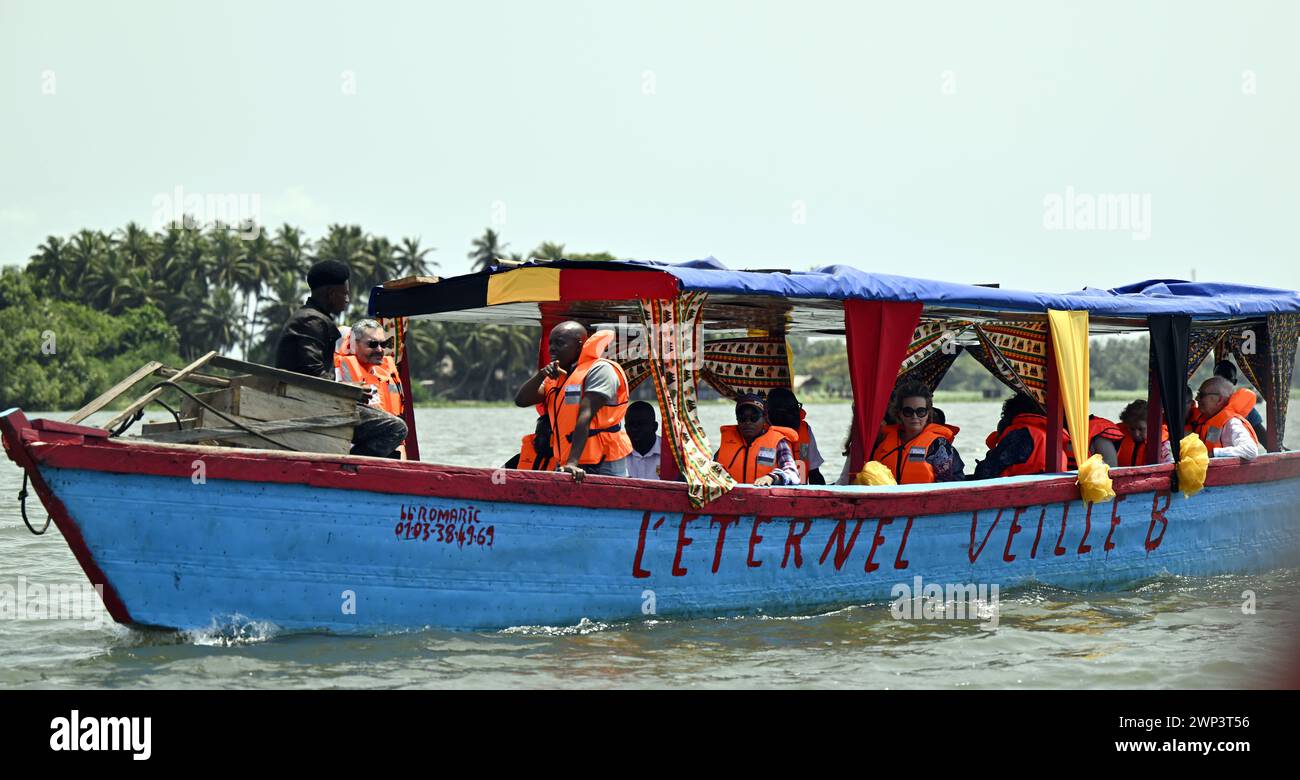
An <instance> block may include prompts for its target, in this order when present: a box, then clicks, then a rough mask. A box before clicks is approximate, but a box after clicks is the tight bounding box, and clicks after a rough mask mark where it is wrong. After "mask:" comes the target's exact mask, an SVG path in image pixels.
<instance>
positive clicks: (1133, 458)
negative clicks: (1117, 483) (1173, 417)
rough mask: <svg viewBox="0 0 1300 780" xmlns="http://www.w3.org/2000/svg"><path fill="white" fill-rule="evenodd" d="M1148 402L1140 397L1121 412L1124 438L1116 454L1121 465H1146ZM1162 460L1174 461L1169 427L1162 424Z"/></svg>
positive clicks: (1162, 461) (1120, 422)
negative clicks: (1170, 446) (1170, 445)
mask: <svg viewBox="0 0 1300 780" xmlns="http://www.w3.org/2000/svg"><path fill="white" fill-rule="evenodd" d="M1147 408H1148V407H1147V402H1146V401H1144V400H1142V399H1138V400H1136V401H1134V402H1133V403H1131V404H1129V405H1128V406H1126V407H1124V411H1122V412H1120V413H1119V424H1120V427H1121V428H1122V430H1123V431H1124V438H1123V439H1121V440H1120V442H1119V447H1117V448H1116V456H1117V457H1118V459H1119V465H1121V466H1146V465H1149V464H1150V461H1148V460H1147V448H1146V441H1147ZM1160 462H1161V463H1173V462H1174V454H1173V450H1171V449H1170V448H1169V427H1168V426H1167V425H1164V424H1163V423H1162V424H1161V425H1160Z"/></svg>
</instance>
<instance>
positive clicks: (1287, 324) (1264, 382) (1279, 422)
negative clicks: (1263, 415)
mask: <svg viewBox="0 0 1300 780" xmlns="http://www.w3.org/2000/svg"><path fill="white" fill-rule="evenodd" d="M1252 330H1253V331H1254V333H1253V335H1248V334H1246V333H1245V332H1244V331H1240V332H1232V333H1231V334H1230V336H1229V338H1228V339H1227V340H1228V341H1230V342H1231V349H1232V356H1233V357H1234V358H1236V361H1237V366H1238V367H1239V368H1240V369H1241V371H1242V373H1243V374H1245V375H1246V378H1247V379H1249V380H1250V383H1251V384H1253V385H1254V386H1255V387H1257V388H1259V391H1260V392H1261V393H1263V394H1264V401H1265V403H1266V404H1268V407H1267V408H1268V432H1269V436H1270V438H1272V437H1274V435H1276V438H1273V441H1275V442H1276V446H1278V447H1281V446H1282V441H1283V437H1284V435H1285V434H1286V411H1287V406H1288V402H1289V401H1290V394H1291V392H1290V391H1291V372H1292V370H1293V369H1294V367H1295V351H1296V339H1297V338H1300V315H1296V314H1270V315H1268V322H1267V324H1266V325H1265V326H1264V328H1263V329H1262V330H1263V332H1262V333H1261V332H1260V330H1261V329H1260V328H1253V329H1252ZM1251 347H1253V349H1251ZM1248 349H1249V350H1250V353H1249V354H1247V350H1248ZM1274 429H1276V434H1274Z"/></svg>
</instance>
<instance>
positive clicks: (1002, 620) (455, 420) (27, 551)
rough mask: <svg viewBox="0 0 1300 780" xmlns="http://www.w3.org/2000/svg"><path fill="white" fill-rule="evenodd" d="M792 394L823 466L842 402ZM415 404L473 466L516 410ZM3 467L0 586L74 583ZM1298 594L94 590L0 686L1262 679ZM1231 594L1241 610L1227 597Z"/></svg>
mask: <svg viewBox="0 0 1300 780" xmlns="http://www.w3.org/2000/svg"><path fill="white" fill-rule="evenodd" d="M943 406H944V410H945V411H946V412H947V416H948V422H949V423H950V424H955V425H958V426H960V427H961V428H962V429H963V433H962V434H961V435H959V436H958V438H957V443H958V449H959V451H960V452H961V454H962V456H963V458H964V459H965V461H966V464H967V472H968V473H969V472H970V470H971V469H972V468H973V467H974V462H975V459H976V458H977V457H980V456H981V455H982V454H983V445H982V440H983V437H984V435H985V434H986V433H987V432H988V431H989V430H992V429H993V427H994V426H995V424H996V421H997V415H998V406H997V405H996V404H994V403H952V404H944V405H943ZM1122 406H1123V403H1120V402H1105V401H1099V402H1096V403H1095V404H1094V410H1095V412H1096V413H1097V414H1100V415H1103V416H1108V417H1110V418H1111V419H1115V418H1116V417H1117V416H1118V413H1119V410H1120V408H1122ZM807 411H808V420H809V422H810V423H811V424H812V425H813V426H814V429H815V431H816V432H818V433H819V434H820V438H819V444H820V446H821V450H822V453H823V455H824V456H825V458H826V461H827V463H826V465H825V466H824V467H823V472H824V473H825V474H826V475H827V476H828V478H830V479H833V478H834V476H835V475H836V474H838V473H839V470H840V466H841V464H842V462H843V457H842V456H841V455H840V454H839V450H840V446H841V444H842V442H843V438H844V433H845V431H846V429H847V427H848V420H849V406H848V405H847V404H810V405H808V406H807ZM29 416H30V417H38V416H49V417H54V418H56V419H61V418H63V417H65V416H66V414H57V413H56V414H50V415H42V414H40V413H33V414H30V415H29ZM700 416H701V418H702V419H703V421H704V423H705V426H706V429H707V430H709V431H711V432H712V431H716V430H717V426H719V425H721V424H723V423H726V422H728V421H729V419H730V417H731V409H730V408H729V407H727V406H725V405H712V404H705V405H704V406H703V407H702V408H701V415H700ZM416 419H417V426H418V429H419V433H420V438H421V454H422V455H423V458H424V460H431V461H436V462H441V463H449V464H459V465H474V466H495V465H499V464H501V463H503V462H504V461H505V460H507V459H508V458H509V457H510V455H512V454H513V453H514V452H515V450H516V449H517V448H518V443H519V437H520V436H522V435H523V434H524V433H527V432H529V431H531V430H532V425H533V416H532V413H531V412H530V411H529V410H519V409H496V408H490V409H459V408H458V409H421V410H419V411H418V413H417V415H416ZM91 422H92V423H93V422H95V418H92V420H91ZM1287 438H1288V442H1287V443H1288V445H1289V446H1291V447H1292V448H1294V447H1295V446H1296V443H1295V441H1294V437H1293V436H1288V437H1287ZM21 481H22V474H21V472H20V471H19V470H18V469H17V468H16V467H15V466H14V465H13V464H12V463H11V462H9V461H8V459H3V462H0V588H6V587H7V588H11V589H13V591H16V590H17V589H18V588H19V586H20V585H23V586H25V587H27V588H29V589H30V588H31V586H32V585H33V584H38V585H44V586H49V585H52V584H80V583H84V582H85V576H84V575H83V574H82V572H81V569H80V567H79V566H78V565H77V563H76V560H75V559H74V558H73V557H72V553H71V552H70V551H69V550H68V547H67V545H66V544H65V543H64V542H63V540H62V538H61V537H60V535H59V532H58V529H57V528H55V527H54V526H53V525H51V527H50V531H49V533H48V534H47V535H45V536H43V537H35V536H32V535H31V534H29V533H28V531H27V529H26V528H24V527H23V524H22V520H21V519H20V516H19V514H18V508H17V504H16V502H15V501H14V500H13V498H14V496H15V495H16V494H17V492H18V490H19V487H20V485H21ZM28 503H29V508H31V507H34V509H33V510H32V511H30V512H29V515H34V517H33V520H34V521H39V520H41V519H43V518H44V512H43V511H41V510H40V506H39V500H36V499H34V498H33V499H32V500H29V502H28ZM13 591H10V592H13ZM1297 594H1300V571H1294V570H1288V571H1275V572H1271V573H1268V574H1263V575H1253V576H1223V577H1210V578H1182V577H1162V578H1158V579H1154V580H1151V581H1149V582H1147V583H1144V584H1143V585H1141V586H1140V587H1137V588H1135V589H1133V590H1129V591H1124V592H1118V593H1100V592H1087V593H1076V592H1069V591H1063V590H1060V589H1056V588H1049V587H1044V586H1035V587H1031V588H1027V589H1023V590H1017V591H1007V592H1003V593H1001V594H1000V595H1001V605H1000V612H999V618H998V623H997V626H996V628H994V627H992V626H991V625H990V621H988V620H983V621H976V620H932V621H905V620H894V619H893V618H892V616H891V614H890V610H889V606H888V604H886V603H871V604H861V605H856V606H853V607H850V608H846V609H841V610H838V611H835V612H832V613H829V614H818V615H806V616H800V617H787V618H772V617H741V618H726V619H714V620H688V621H666V620H660V621H653V622H648V623H633V624H617V625H603V624H590V623H583V624H580V625H577V626H551V627H518V628H514V629H508V630H505V631H498V632H481V633H458V632H447V631H433V630H430V631H420V632H414V633H403V634H393V635H381V636H372V637H336V636H326V635H314V634H282V633H279V632H277V631H276V630H275V629H274V627H270V626H250V627H248V628H247V629H246V630H245V631H243V632H242V633H239V634H233V635H232V634H230V633H175V632H156V631H138V630H134V629H127V628H123V627H121V626H118V625H116V624H114V623H113V622H112V621H111V620H110V619H109V618H108V616H107V613H106V612H104V611H103V608H102V606H99V605H98V604H95V605H94V607H95V608H94V611H93V615H91V617H93V618H96V619H92V620H89V621H86V620H75V621H74V620H41V619H30V618H28V619H15V618H13V617H12V616H11V614H12V613H10V614H6V616H5V617H6V619H0V658H2V659H4V660H3V664H0V687H5V688H9V687H72V688H92V687H121V688H212V687H217V688H376V687H395V688H404V687H415V688H421V687H438V688H457V687H495V688H503V687H510V688H518V687H555V686H559V687H594V688H607V687H645V686H652V687H746V688H750V687H763V688H773V687H832V688H834V687H868V688H953V687H958V688H960V687H972V688H1008V687H1013V688H1018V687H1033V688H1147V687H1151V688H1223V687H1250V688H1260V687H1272V686H1274V685H1276V684H1277V683H1278V680H1279V679H1280V676H1281V675H1282V674H1283V672H1284V670H1287V669H1294V668H1295V666H1294V665H1295V663H1296V661H1297V640H1298V639H1300V614H1298V613H1297V610H1296V609H1295V608H1294V606H1293V605H1294V604H1296V603H1297V602H1296V596H1297ZM1252 596H1253V599H1252ZM1248 600H1253V602H1254V603H1253V607H1254V608H1253V610H1252V609H1245V608H1243V605H1244V604H1245V603H1246V602H1247V601H1248ZM83 617H84V616H83Z"/></svg>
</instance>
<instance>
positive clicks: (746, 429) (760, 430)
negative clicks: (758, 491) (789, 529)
mask: <svg viewBox="0 0 1300 780" xmlns="http://www.w3.org/2000/svg"><path fill="white" fill-rule="evenodd" d="M721 436H722V443H721V445H720V446H719V447H718V451H717V452H715V453H713V459H714V460H716V461H717V462H718V463H721V464H722V466H723V468H725V469H726V470H727V473H729V474H731V477H732V479H734V480H736V481H737V482H741V483H745V484H750V485H753V486H754V487H767V486H769V485H798V484H799V467H798V465H797V464H796V463H795V457H794V447H795V446H797V445H798V444H799V434H798V432H797V431H795V430H793V429H791V428H786V427H784V426H778V425H772V424H771V423H770V422H769V421H768V418H767V404H766V403H765V402H764V401H763V397H762V396H759V395H754V394H752V393H743V394H741V395H740V396H738V397H737V398H736V424H735V425H724V426H722V430H721Z"/></svg>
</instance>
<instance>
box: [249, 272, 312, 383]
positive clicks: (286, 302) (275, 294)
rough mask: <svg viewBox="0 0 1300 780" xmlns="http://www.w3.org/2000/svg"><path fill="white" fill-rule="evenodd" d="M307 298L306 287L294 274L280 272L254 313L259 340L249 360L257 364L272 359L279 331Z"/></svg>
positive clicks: (278, 338)
mask: <svg viewBox="0 0 1300 780" xmlns="http://www.w3.org/2000/svg"><path fill="white" fill-rule="evenodd" d="M306 296H307V289H306V284H304V282H303V278H302V275H301V274H299V273H298V272H297V271H281V272H280V273H279V275H278V276H276V277H275V278H274V279H272V280H271V284H270V287H269V294H268V295H267V296H266V297H265V298H263V299H262V300H261V302H260V303H259V306H258V309H257V320H256V323H257V327H258V329H259V331H260V337H259V340H258V344H257V346H256V347H255V348H254V350H253V353H252V357H253V359H254V360H257V361H259V362H270V361H271V360H273V359H274V350H275V345H276V343H277V342H278V341H279V340H280V331H281V330H283V329H284V323H286V322H288V320H289V317H290V316H292V315H293V313H294V312H295V311H297V310H298V307H300V306H302V302H303V299H304V298H306Z"/></svg>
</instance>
